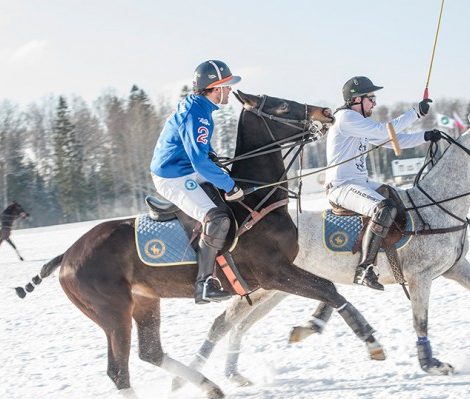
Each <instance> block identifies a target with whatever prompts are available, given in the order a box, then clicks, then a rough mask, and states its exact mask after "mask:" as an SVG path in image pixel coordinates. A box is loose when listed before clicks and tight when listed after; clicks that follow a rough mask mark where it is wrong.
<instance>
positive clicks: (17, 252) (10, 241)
mask: <svg viewBox="0 0 470 399" xmlns="http://www.w3.org/2000/svg"><path fill="white" fill-rule="evenodd" d="M6 241H7V243H8V244H10V245H11V246H12V247H13V249H14V250H15V251H16V254H17V255H18V258H20V260H24V259H23V257H22V256H21V254H20V253H19V251H18V250H17V249H16V246H15V244H13V241H12V240H11V239H10V238H7V240H6Z"/></svg>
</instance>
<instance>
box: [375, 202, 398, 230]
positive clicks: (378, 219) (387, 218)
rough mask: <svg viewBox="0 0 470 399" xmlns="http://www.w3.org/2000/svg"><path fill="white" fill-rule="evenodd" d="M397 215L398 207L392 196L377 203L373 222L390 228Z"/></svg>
mask: <svg viewBox="0 0 470 399" xmlns="http://www.w3.org/2000/svg"><path fill="white" fill-rule="evenodd" d="M396 215H397V208H396V206H395V203H394V202H393V200H391V199H390V198H386V199H384V200H382V201H380V202H379V203H378V204H377V205H376V207H375V210H374V215H373V216H372V223H374V224H376V225H377V224H378V225H380V226H382V227H385V228H387V229H388V228H389V227H390V226H391V225H392V223H393V220H394V219H395V216H396Z"/></svg>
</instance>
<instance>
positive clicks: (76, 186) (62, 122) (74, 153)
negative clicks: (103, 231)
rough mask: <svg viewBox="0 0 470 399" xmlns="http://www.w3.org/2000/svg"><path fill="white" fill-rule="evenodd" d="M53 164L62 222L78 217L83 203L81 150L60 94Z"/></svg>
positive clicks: (65, 103)
mask: <svg viewBox="0 0 470 399" xmlns="http://www.w3.org/2000/svg"><path fill="white" fill-rule="evenodd" d="M53 134H54V150H55V154H54V155H55V165H54V176H55V184H56V186H57V190H58V195H59V197H58V199H59V204H60V206H61V208H62V216H63V220H64V221H65V222H72V221H79V220H81V215H82V213H83V210H84V209H85V207H86V193H84V189H83V187H84V186H83V183H84V181H85V179H84V175H83V172H82V171H83V151H82V146H81V145H80V143H79V140H78V139H77V137H76V130H75V126H74V125H73V124H72V123H71V121H70V116H69V109H68V106H67V102H66V100H65V98H64V97H62V96H60V97H59V104H58V106H57V112H56V118H55V121H54V126H53Z"/></svg>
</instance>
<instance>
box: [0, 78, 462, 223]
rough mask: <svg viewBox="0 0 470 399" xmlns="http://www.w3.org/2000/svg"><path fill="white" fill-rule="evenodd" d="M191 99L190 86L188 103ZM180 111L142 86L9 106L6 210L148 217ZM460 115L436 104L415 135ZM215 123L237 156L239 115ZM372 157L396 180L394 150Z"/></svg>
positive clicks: (224, 151)
mask: <svg viewBox="0 0 470 399" xmlns="http://www.w3.org/2000/svg"><path fill="white" fill-rule="evenodd" d="M187 93H188V87H183V89H182V92H181V97H183V96H185V95H186V94H187ZM174 105H175V104H169V102H168V101H167V100H166V99H164V98H160V99H158V100H157V101H156V102H154V101H151V99H150V98H149V96H148V95H147V93H146V92H145V91H144V90H142V89H141V88H139V87H137V86H133V87H132V88H131V90H130V93H129V95H128V96H127V97H119V96H117V95H116V94H114V93H106V94H103V95H102V96H100V97H99V98H98V99H97V100H96V101H94V102H93V103H92V104H88V103H86V102H85V101H84V100H83V99H81V98H80V97H78V96H74V97H69V98H66V97H64V96H59V97H51V98H48V99H47V100H44V101H42V102H41V103H34V104H31V105H29V106H28V107H26V108H25V109H20V108H19V107H18V106H17V105H15V104H13V103H11V102H9V101H6V100H5V101H3V102H1V103H0V149H1V154H0V195H1V198H0V206H1V209H4V208H5V207H6V206H7V205H8V203H9V202H11V201H12V200H16V201H18V202H19V203H20V204H22V205H23V207H24V208H25V209H26V210H27V211H28V212H29V213H30V215H31V217H30V218H29V219H28V220H27V221H25V222H23V224H22V225H23V226H31V227H32V226H44V225H50V224H59V223H68V222H76V221H83V220H91V219H101V218H109V217H117V216H125V215H132V214H137V213H141V212H144V211H145V205H144V198H145V196H146V195H148V194H152V193H153V192H154V188H153V184H152V180H151V178H150V172H149V164H150V160H151V158H152V154H153V148H154V145H155V142H156V140H157V138H158V135H159V133H160V131H161V129H162V127H163V125H164V123H165V120H166V119H167V118H168V116H169V115H170V114H171V112H172V111H173V109H174ZM317 105H319V104H317ZM320 105H321V104H320ZM409 106H410V104H405V103H400V104H396V105H394V106H393V107H391V108H388V107H384V106H382V107H377V109H376V111H375V113H374V117H375V118H376V119H377V120H380V121H385V120H389V119H391V118H393V117H395V116H397V115H399V114H400V113H402V112H403V111H405V110H407V109H408V108H409ZM452 111H456V112H457V113H459V114H460V115H465V116H466V115H467V114H468V113H470V104H469V103H466V102H464V101H462V100H441V101H435V103H434V105H433V107H432V111H431V115H430V116H429V117H427V118H425V119H424V120H423V121H419V122H418V123H416V125H415V126H414V127H413V129H432V128H436V127H437V125H436V122H435V118H434V116H433V113H436V112H439V113H442V114H448V115H451V114H452ZM214 119H215V124H216V133H215V135H214V138H213V142H212V144H213V146H214V148H215V149H216V151H218V153H219V155H223V156H232V155H233V153H234V149H235V142H236V130H237V123H238V113H237V112H235V111H234V109H233V107H232V106H230V105H229V106H226V107H222V108H221V110H220V111H218V112H216V113H214ZM424 152H425V147H424V146H423V147H422V148H417V149H409V150H405V151H404V152H403V155H402V157H405V158H408V157H415V156H423V155H424ZM325 154H326V153H325V140H323V141H320V142H317V143H315V144H312V145H310V146H308V148H307V149H306V151H305V155H304V164H303V167H305V168H308V167H318V166H324V165H325V163H326V159H325ZM369 158H370V160H372V163H373V168H374V172H375V173H377V174H378V175H380V176H382V177H383V178H384V179H387V178H390V176H391V172H390V162H391V160H392V159H394V158H395V156H394V154H393V151H388V150H383V149H380V150H379V151H376V152H374V153H372V154H371V155H370V157H369ZM1 209H0V210H1Z"/></svg>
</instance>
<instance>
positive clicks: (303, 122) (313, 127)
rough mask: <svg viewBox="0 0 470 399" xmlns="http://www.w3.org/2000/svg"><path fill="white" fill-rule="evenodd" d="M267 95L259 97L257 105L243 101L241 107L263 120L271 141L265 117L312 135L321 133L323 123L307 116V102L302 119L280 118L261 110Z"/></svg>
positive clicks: (273, 138)
mask: <svg viewBox="0 0 470 399" xmlns="http://www.w3.org/2000/svg"><path fill="white" fill-rule="evenodd" d="M267 98H268V97H267V96H266V95H263V96H262V98H261V103H260V105H259V107H253V106H251V105H249V104H246V103H244V104H243V108H244V109H245V110H247V111H248V112H251V113H253V114H255V115H256V116H258V117H260V118H261V119H262V120H263V122H264V123H265V125H266V128H267V130H268V132H269V134H270V136H271V139H272V140H273V141H276V139H275V137H274V135H273V133H272V131H271V128H270V127H269V125H268V123H267V121H266V119H269V120H271V121H275V122H279V123H282V124H283V125H287V126H290V127H292V128H294V129H299V130H301V131H302V133H309V134H311V135H313V136H315V135H318V134H321V131H322V129H323V124H322V123H321V122H319V121H312V120H310V119H309V118H308V106H307V104H304V107H305V117H304V119H289V118H282V117H280V116H276V115H272V114H268V113H266V112H264V111H263V108H264V105H265V104H266V99H267Z"/></svg>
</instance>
